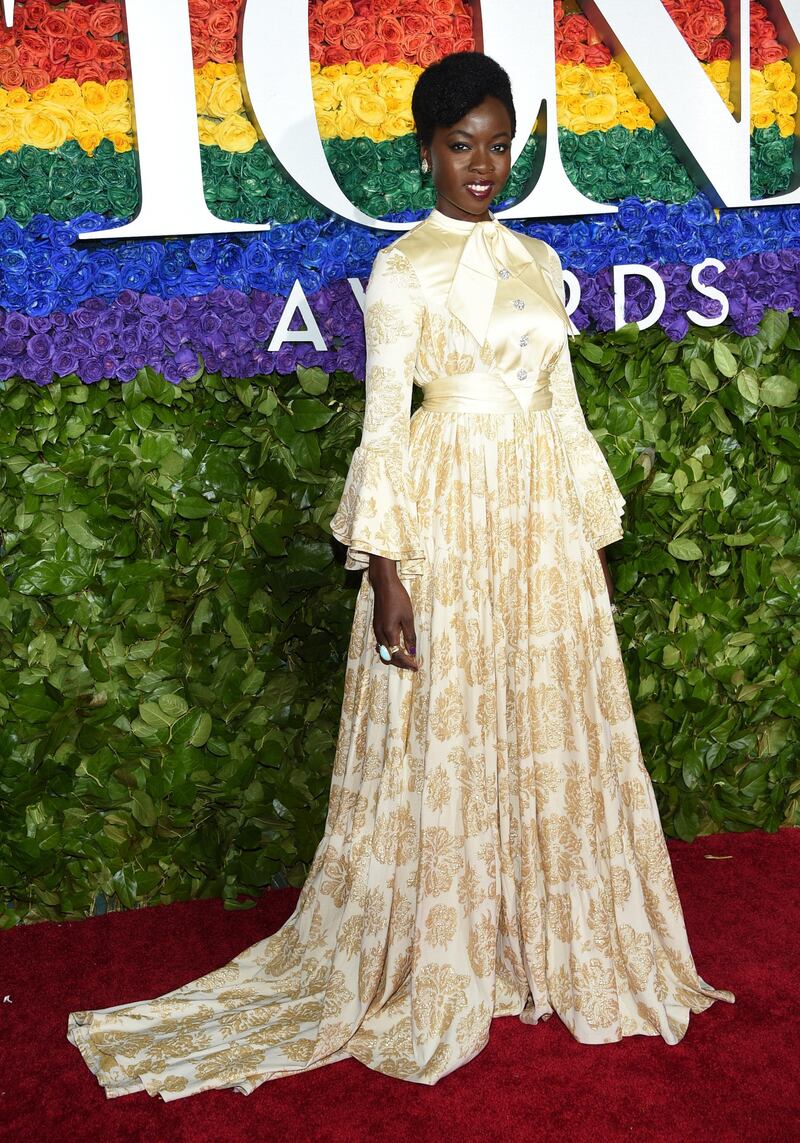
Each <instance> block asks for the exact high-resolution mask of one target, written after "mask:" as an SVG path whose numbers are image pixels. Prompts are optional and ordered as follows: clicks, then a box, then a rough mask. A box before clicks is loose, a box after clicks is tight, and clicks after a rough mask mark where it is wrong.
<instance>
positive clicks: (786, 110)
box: [773, 91, 797, 115]
mask: <svg viewBox="0 0 800 1143" xmlns="http://www.w3.org/2000/svg"><path fill="white" fill-rule="evenodd" d="M773 106H774V108H775V110H776V111H777V112H778V115H794V113H795V111H797V96H796V95H795V93H794V92H793V91H776V92H775V98H774V102H773Z"/></svg>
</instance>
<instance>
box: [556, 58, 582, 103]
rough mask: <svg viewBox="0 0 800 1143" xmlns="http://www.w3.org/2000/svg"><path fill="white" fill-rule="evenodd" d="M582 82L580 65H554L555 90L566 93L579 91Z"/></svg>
mask: <svg viewBox="0 0 800 1143" xmlns="http://www.w3.org/2000/svg"><path fill="white" fill-rule="evenodd" d="M583 81H584V69H583V68H582V67H581V65H580V64H556V89H557V90H558V91H563V92H564V94H565V95H566V94H567V93H568V92H572V91H580V90H581V87H582V86H583Z"/></svg>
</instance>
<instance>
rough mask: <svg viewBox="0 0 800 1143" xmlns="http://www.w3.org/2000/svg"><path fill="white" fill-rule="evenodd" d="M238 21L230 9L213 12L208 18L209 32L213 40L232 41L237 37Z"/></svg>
mask: <svg viewBox="0 0 800 1143" xmlns="http://www.w3.org/2000/svg"><path fill="white" fill-rule="evenodd" d="M237 28H238V20H237V19H236V13H235V12H233V11H231V10H230V9H224V8H223V9H221V10H218V11H216V12H212V13H211V15H210V16H209V18H208V32H209V35H210V36H211V37H212V39H217V40H232V39H235V37H236V31H237Z"/></svg>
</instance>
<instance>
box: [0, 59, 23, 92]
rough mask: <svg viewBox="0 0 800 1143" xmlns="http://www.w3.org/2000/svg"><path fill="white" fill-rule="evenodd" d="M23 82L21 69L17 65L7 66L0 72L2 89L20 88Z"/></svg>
mask: <svg viewBox="0 0 800 1143" xmlns="http://www.w3.org/2000/svg"><path fill="white" fill-rule="evenodd" d="M24 80H25V76H24V75H23V74H22V68H21V67H20V66H19V64H17V63H11V64H8V66H7V67H4V68H2V70H0V83H2V85H3V87H22V84H23V82H24Z"/></svg>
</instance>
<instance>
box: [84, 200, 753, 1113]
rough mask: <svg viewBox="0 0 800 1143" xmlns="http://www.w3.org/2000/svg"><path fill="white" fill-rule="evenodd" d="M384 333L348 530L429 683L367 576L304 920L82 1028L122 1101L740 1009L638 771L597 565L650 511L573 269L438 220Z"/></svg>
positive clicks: (429, 1071) (381, 283) (412, 1073)
mask: <svg viewBox="0 0 800 1143" xmlns="http://www.w3.org/2000/svg"><path fill="white" fill-rule="evenodd" d="M365 326H366V336H367V350H368V363H367V364H368V369H367V404H366V412H365V420H364V429H363V437H362V440H361V444H360V446H359V447H358V449H357V450H356V452H355V454H354V456H353V459H352V464H351V467H350V471H349V473H348V476H347V482H346V486H345V489H344V494H343V496H342V500H341V504H340V506H339V509H338V511H337V513H336V515H335V517H334V519H333V521H332V531H333V533H334V535H335V536H337V537H338V538H339V539H340V540H341V541H342V542H343V543H345V544H346V545H347V547H348V552H347V566H348V567H350V568H362V567H365V566H366V565H367V563H368V554H369V553H370V552H377V553H379V554H382V555H384V556H388V557H391V558H393V559H396V560H397V561H398V567H399V572H400V576H401V579H402V581H403V583H404V584H405V586H406V587H407V589H408V591H409V593H410V595H411V600H412V603H413V608H414V615H415V622H416V632H417V648H418V660H419V663H420V670H419V671H418V672H417V673H412V672H408V671H403V670H401V669H399V668H396V667H394V666H390V667H386V666H384V665H383V664H382V663H381V661H380V659H379V658H378V656H377V655H376V653H375V637H374V634H373V631H372V589H371V587H370V584H369V582H368V577H367V576H364V578H363V580H362V583H361V587H360V590H359V593H358V598H357V604H356V611H355V618H354V623H353V630H352V636H351V640H350V647H349V651H348V658H347V673H346V679H345V693H344V703H343V708H342V716H341V724H340V732H339V740H338V746H337V750H336V757H335V762H334V772H333V783H332V787H331V796H330V807H329V811H328V818H327V823H326V827H325V834H324V837H323V838H322V841H321V842H320V845H319V848H318V850H317V853H316V856H315V858H314V861H313V864H312V867H311V870H310V872H309V875H308V879H307V881H306V883H305V886H304V888H303V891H302V893H301V896H300V900H299V902H298V905H297V908H296V910H295V912H294V914H293V915H292V917H291V918H290V919H289V920H288V921H287V922H286V924H285V925H284V926H283V928H282V929H280V931H279V932H277V933H275V934H274V935H273V936H270V937H267V938H266V939H265V940H262V941H259V942H258V943H257V944H255V945H253V946H252V947H251V948H248V949H246V950H245V951H244V952H243V953H241V955H240V956H238V957H236V959H235V960H233V961H231V962H230V964H227V965H225V966H224V967H222V968H220V969H218V970H216V971H215V972H212V973H210V974H209V975H207V976H205V977H202V978H201V979H199V980H195V981H193V982H191V983H189V984H186V985H184V986H183V987H181V988H178V989H176V990H175V991H173V992H170V993H167V994H166V995H164V996H161V997H159V998H157V999H155V1000H150V1001H143V1002H138V1003H133V1004H130V1003H129V1004H123V1005H120V1006H117V1007H114V1008H106V1009H103V1010H100V1011H95V1012H76V1013H73V1014H72V1015H71V1017H70V1023H69V1038H70V1040H71V1041H72V1043H74V1044H75V1045H76V1046H77V1047H78V1048H79V1049H80V1051H81V1052H82V1053H83V1056H84V1058H85V1060H86V1062H87V1064H88V1065H89V1067H90V1068H91V1069H92V1071H93V1072H94V1073H95V1074H96V1075H97V1078H98V1080H99V1081H100V1083H101V1084H103V1085H104V1087H105V1089H106V1093H107V1094H108V1095H109V1096H120V1095H124V1094H126V1093H128V1092H133V1091H139V1090H142V1089H144V1090H146V1091H148V1092H149V1093H150V1094H151V1095H153V1094H156V1093H158V1094H159V1095H161V1096H163V1098H164V1099H177V1098H180V1097H182V1096H187V1095H191V1094H192V1093H194V1092H198V1091H203V1090H207V1089H209V1088H220V1087H233V1088H235V1089H236V1090H237V1091H240V1092H244V1093H249V1092H251V1091H253V1089H254V1088H256V1087H257V1086H258V1085H259V1084H261V1083H263V1082H264V1081H265V1080H268V1079H272V1078H274V1077H277V1076H281V1075H286V1074H288V1073H293V1072H301V1071H304V1070H308V1069H310V1068H315V1067H319V1066H320V1065H322V1064H327V1063H331V1062H333V1061H335V1060H340V1059H342V1058H344V1057H347V1056H352V1057H355V1058H356V1059H358V1060H361V1061H362V1062H363V1063H365V1064H367V1065H368V1066H369V1067H371V1068H374V1069H376V1070H377V1071H381V1072H385V1073H387V1074H388V1075H392V1076H398V1077H400V1078H402V1079H406V1080H413V1081H416V1082H418V1083H426V1084H433V1083H435V1082H436V1081H437V1080H439V1079H441V1078H442V1076H445V1075H447V1074H448V1072H451V1071H453V1070H454V1069H455V1068H458V1067H460V1066H461V1065H462V1064H464V1063H466V1062H467V1061H468V1060H470V1059H471V1058H472V1057H473V1056H475V1055H476V1054H477V1053H478V1052H480V1050H481V1049H482V1048H483V1047H484V1045H485V1044H486V1042H487V1039H488V1037H489V1029H490V1025H491V1021H492V1018H493V1017H494V1016H519V1017H520V1018H521V1019H522V1020H523V1021H525V1022H526V1023H529V1024H536V1023H537V1022H538V1021H539V1020H543V1019H545V1018H546V1017H549V1016H551V1015H552V1013H554V1012H555V1013H556V1014H557V1016H558V1017H559V1018H560V1019H561V1020H562V1021H563V1023H564V1024H565V1025H566V1026H567V1028H568V1029H569V1031H570V1032H571V1033H572V1035H573V1036H574V1037H575V1038H576V1039H577V1040H579V1041H580V1042H581V1043H584V1044H607V1043H611V1042H613V1041H616V1040H619V1039H621V1038H622V1037H624V1036H634V1035H645V1036H662V1037H663V1039H664V1040H665V1041H666V1042H667V1043H669V1044H675V1043H677V1042H678V1041H679V1040H680V1039H681V1038H682V1037H683V1036H684V1034H685V1032H686V1029H687V1025H688V1021H689V1013H690V1012H701V1011H702V1010H703V1009H705V1008H708V1007H709V1006H710V1005H711V1004H713V1002H714V1001H715V1000H726V1001H733V1000H734V997H733V994H732V993H731V992H727V991H723V990H720V989H714V988H712V987H711V986H710V985H708V984H707V983H706V982H705V981H704V980H703V979H702V978H701V977H700V976H698V974H697V970H696V968H695V965H694V962H693V959H692V954H691V951H690V948H689V943H688V940H687V935H686V930H685V925H684V918H683V913H682V910H681V905H680V901H679V898H678V894H677V891H676V887H675V881H674V878H673V873H672V868H671V865H670V860H669V855H668V851H667V848H666V844H665V841H664V835H663V832H662V828H661V823H660V819H659V813H658V808H657V805H656V801H655V798H654V794H653V789H652V785H651V782H650V777H649V775H648V772H647V770H646V769H645V766H644V764H643V761H642V757H641V752H640V749H639V742H638V739H637V735H636V727H635V724H634V720H633V716H632V713H631V704H630V698H629V694H628V689H627V684H626V679H625V673H624V670H623V665H622V660H621V657H620V650H619V645H618V642H617V637H616V633H615V630H614V622H613V616H612V613H611V610H610V605H609V599H608V594H607V591H606V586H605V581H604V577H603V572H602V568H601V564H600V560H599V558H598V555H597V549H598V548H600V547H602V546H604V545H605V544H608V543H611V542H612V541H614V540H616V539H618V538H619V537H620V535H621V527H620V515H621V510H622V507H623V499H622V497H621V495H620V493H619V490H618V488H617V486H616V484H615V482H614V479H613V477H612V475H611V472H610V471H609V468H608V466H607V464H606V461H605V459H604V457H603V455H602V452H601V451H600V448H599V446H598V445H597V443H596V442H595V440H594V438H593V437H592V435H591V433H590V432H589V431H588V429H587V427H586V423H585V420H584V417H583V413H582V411H581V407H580V405H579V402H578V398H577V394H576V391H575V384H574V380H573V376H572V368H571V365H570V357H569V348H568V342H567V334H568V332H570V331H574V327H572V325H571V322H570V320H569V318H568V316H567V313H566V310H565V308H564V302H563V279H562V274H561V267H560V263H559V260H558V256H557V255H556V254H555V252H554V251H553V250H552V249H551V248H550V247H548V246H547V245H546V244H545V243H543V242H540V241H538V240H537V239H533V238H528V237H525V236H518V235H516V234H514V233H513V232H511V231H509V230H508V229H506V228H505V227H504V226H502V225H501V224H500V223H498V222H496V221H494V220H491V221H488V222H481V223H469V222H460V221H454V220H452V219H449V218H447V217H445V216H444V215H442V214H441V213H439V212H438V211H433V213H432V214H431V215H430V216H429V217H428V218H427V219H426V220H425V221H424V222H423V223H421V224H420V225H419V226H417V227H415V228H414V229H413V230H411V231H410V232H408V233H407V234H404V235H403V236H402V237H401V238H400V239H399V240H398V241H396V242H394V243H393V244H392V245H391V246H390V247H388V248H387V249H385V250H383V251H382V252H381V253H380V254H379V255H378V258H377V260H376V262H375V267H374V270H373V273H372V277H371V279H370V284H369V287H368V290H367V301H366V312H365ZM414 382H416V383H417V384H418V385H420V386H421V387H422V389H423V392H424V399H423V404H422V406H421V407H420V408H419V409H418V410H417V411H416V412H415V413H414V415H413V416H412V417H409V413H410V398H411V388H412V383H414ZM531 1035H535V1032H533V1031H531Z"/></svg>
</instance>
